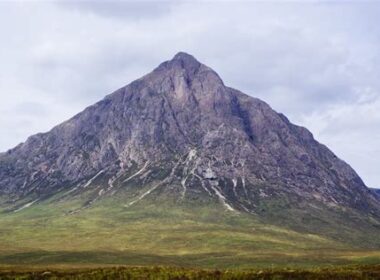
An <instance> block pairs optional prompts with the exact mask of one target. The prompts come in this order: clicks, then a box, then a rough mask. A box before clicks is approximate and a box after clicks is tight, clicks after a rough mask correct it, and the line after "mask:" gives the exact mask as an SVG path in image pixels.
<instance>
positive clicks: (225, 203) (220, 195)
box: [210, 185, 236, 212]
mask: <svg viewBox="0 0 380 280" xmlns="http://www.w3.org/2000/svg"><path fill="white" fill-rule="evenodd" d="M210 186H211V188H212V189H213V191H214V192H215V194H216V195H217V196H218V197H219V200H220V201H221V202H222V204H223V205H224V206H225V207H226V208H227V209H228V210H230V211H233V212H235V211H236V210H235V209H234V208H232V206H231V205H229V204H228V203H227V202H226V200H227V199H226V197H225V196H224V195H223V194H222V193H221V192H220V191H219V190H218V189H217V188H216V187H214V186H213V185H210Z"/></svg>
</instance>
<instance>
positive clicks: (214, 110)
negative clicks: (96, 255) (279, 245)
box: [0, 53, 379, 216]
mask: <svg viewBox="0 0 380 280" xmlns="http://www.w3.org/2000/svg"><path fill="white" fill-rule="evenodd" d="M128 188H130V189H133V190H134V192H135V193H134V195H133V196H131V197H132V198H133V199H131V200H130V201H129V205H133V204H135V203H138V202H139V201H140V200H142V199H146V198H148V197H149V196H153V197H154V196H158V195H161V196H162V195H167V196H170V197H172V198H174V199H175V200H178V201H183V200H184V201H186V200H189V199H190V200H191V199H196V198H207V199H214V200H216V201H219V202H220V203H222V204H223V205H224V206H225V208H226V209H227V210H230V211H242V212H248V213H259V205H261V203H262V202H263V201H269V202H270V201H271V200H278V199H279V198H281V197H286V198H292V199H291V200H292V201H301V202H302V203H304V202H305V201H306V202H308V205H324V206H325V207H329V208H342V209H353V210H354V211H359V212H368V213H372V214H373V215H375V216H377V215H378V213H379V208H378V204H379V201H378V198H377V196H376V195H374V194H373V192H371V191H370V190H369V189H368V188H367V187H366V186H365V185H364V183H363V182H362V180H361V179H360V177H359V176H358V175H357V174H356V173H355V171H354V170H353V169H352V168H351V167H350V166H348V165H347V164H346V163H345V162H343V161H342V160H340V159H339V158H337V157H336V156H335V155H334V154H333V153H332V152H331V151H330V150H329V149H328V148H326V147H325V146H324V145H322V144H319V143H318V142H317V141H316V140H315V139H314V138H313V136H312V134H311V133H310V132H309V131H308V130H307V129H305V128H303V127H299V126H296V125H293V124H291V123H290V122H289V120H288V119H287V118H286V117H285V116H284V115H282V114H278V113H276V112H275V111H274V110H272V109H271V108H270V107H269V106H268V105H267V104H266V103H264V102H263V101H260V100H258V99H256V98H253V97H250V96H248V95H245V94H243V93H241V92H239V91H238V90H235V89H232V88H229V87H227V86H225V85H224V83H223V81H222V80H221V78H220V77H219V76H218V74H217V73H216V72H214V71H213V70H212V69H210V68H209V67H207V66H205V65H203V64H201V63H199V62H198V61H197V60H196V59H195V58H194V57H192V56H191V55H189V54H186V53H178V54H177V55H176V56H175V57H174V58H173V59H172V60H170V61H166V62H164V63H162V64H161V65H159V66H158V67H157V68H156V69H155V70H154V71H153V72H151V73H149V74H148V75H146V76H144V77H142V78H140V79H138V80H136V81H134V82H132V83H131V84H129V85H127V86H125V87H123V88H121V89H119V90H117V91H115V92H114V93H112V94H110V95H108V96H107V97H105V98H104V99H103V100H102V101H100V102H98V103H96V104H95V105H93V106H90V107H88V108H86V109H85V110H84V111H83V112H81V113H79V114H77V115H76V116H74V117H73V118H72V119H70V120H68V121H66V122H64V123H62V124H60V125H58V126H56V127H54V128H53V129H52V130H51V131H50V132H48V133H43V134H37V135H34V136H31V137H29V138H28V139H27V141H26V142H25V143H23V144H20V145H18V146H17V147H15V148H14V149H11V150H9V151H7V152H6V153H3V154H1V155H0V191H1V193H2V194H3V195H5V196H8V197H11V198H12V199H13V200H15V201H17V200H18V199H23V198H27V197H30V200H31V201H32V200H33V201H34V200H35V199H39V200H43V199H44V198H45V197H47V196H49V195H51V194H54V193H58V192H65V194H66V195H71V196H74V195H76V194H78V193H80V192H81V191H83V190H88V189H91V190H93V194H92V196H91V199H90V200H89V202H88V203H89V204H91V203H93V202H95V201H96V200H98V199H101V198H102V197H106V196H112V195H121V193H122V192H124V191H126V190H128Z"/></svg>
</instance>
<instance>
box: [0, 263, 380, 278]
mask: <svg viewBox="0 0 380 280" xmlns="http://www.w3.org/2000/svg"><path fill="white" fill-rule="evenodd" d="M0 278H1V279H168V280H169V279H173V280H174V279H178V280H179V279H181V280H185V279H189V280H190V279H210V280H211V279H226V280H227V279H277V280H279V279H302V280H307V279H310V280H317V279H334V280H345V279H347V280H355V279H368V280H369V279H380V265H372V266H371V265H362V266H342V267H338V266H337V267H328V268H327V267H326V268H314V269H291V268H283V269H279V268H277V269H256V270H201V269H191V268H179V267H159V266H157V267H154V266H152V267H126V266H120V267H103V268H89V267H87V268H78V267H77V268H75V267H74V268H69V267H54V266H52V267H23V268H20V267H2V268H0Z"/></svg>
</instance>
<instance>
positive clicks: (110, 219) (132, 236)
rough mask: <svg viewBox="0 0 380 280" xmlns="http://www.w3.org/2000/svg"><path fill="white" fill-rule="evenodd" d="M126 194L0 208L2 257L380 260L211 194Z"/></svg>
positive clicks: (182, 261)
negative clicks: (201, 197)
mask: <svg viewBox="0 0 380 280" xmlns="http://www.w3.org/2000/svg"><path fill="white" fill-rule="evenodd" d="M127 202H128V199H126V198H125V196H118V197H110V198H104V199H103V200H100V201H98V202H97V203H95V204H94V205H93V206H92V207H89V208H86V209H82V210H81V211H79V212H77V213H74V214H70V211H72V210H75V209H78V208H80V206H81V205H82V204H83V201H82V200H81V199H80V198H78V199H77V200H73V199H70V200H62V201H59V200H58V201H57V200H56V199H55V197H52V198H50V199H48V200H46V201H44V202H42V203H39V204H34V205H32V206H31V207H28V208H25V209H23V210H21V211H19V212H9V211H8V212H7V209H2V213H1V214H0V263H2V264H13V265H18V264H40V265H51V264H75V265H90V264H99V265H104V264H128V265H176V266H188V267H203V268H251V267H268V266H279V267H282V266H303V267H306V266H319V265H330V264H337V265H340V264H349V263H378V262H379V261H380V251H376V250H369V249H367V250H360V249H357V247H356V246H351V245H349V244H345V243H342V242H339V241H336V240H333V239H330V238H328V237H326V236H324V235H315V234H305V233H300V232H296V231H292V230H290V229H287V228H284V227H279V226H273V225H268V224H267V223H263V222H262V221H261V219H260V218H259V217H258V216H255V215H248V214H243V213H238V212H230V211H226V210H225V208H223V206H222V205H221V204H220V203H217V202H215V201H210V202H209V203H207V204H203V206H200V205H197V206H196V207H195V206H194V205H192V204H191V203H190V202H186V203H185V202H183V203H174V202H173V203H165V204H164V203H160V201H159V200H156V201H152V200H150V199H149V198H146V199H144V200H142V201H140V202H139V203H136V204H135V205H133V206H131V207H127V206H126V205H127Z"/></svg>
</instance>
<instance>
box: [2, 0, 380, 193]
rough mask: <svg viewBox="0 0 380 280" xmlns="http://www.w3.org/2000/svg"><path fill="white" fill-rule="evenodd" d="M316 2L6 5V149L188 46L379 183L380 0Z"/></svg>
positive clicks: (228, 78) (371, 182) (369, 180)
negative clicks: (368, 1) (378, 0)
mask: <svg viewBox="0 0 380 280" xmlns="http://www.w3.org/2000/svg"><path fill="white" fill-rule="evenodd" d="M311 2H312V3H281V1H280V2H276V3H273V4H267V3H264V2H256V3H252V2H249V1H243V2H239V3H236V2H231V1H224V2H217V1H211V2H210V1H207V2H206V1H193V2H190V1H181V2H178V1H165V2H157V1H150V2H149V1H143V2H142V3H141V2H131V1H127V2H122V1H118V2H114V3H111V4H107V5H105V4H102V3H100V2H98V3H93V2H80V3H75V2H70V3H67V2H63V1H61V2H57V3H54V2H39V3H37V2H31V3H28V2H14V3H11V2H2V3H0V23H1V24H0V59H1V64H0V97H1V100H2V102H1V103H0V150H6V149H8V148H10V147H12V146H14V145H16V144H17V143H19V142H21V141H24V140H25V139H26V137H27V136H29V135H30V134H33V133H37V132H40V131H46V130H48V129H50V128H51V127H52V126H54V125H56V124H58V123H59V122H61V121H63V120H65V119H67V118H69V117H71V116H72V115H74V114H75V113H77V112H79V111H81V110H82V109H83V108H84V107H85V106H87V105H90V104H92V103H94V102H96V101H97V100H99V99H101V98H102V97H103V96H105V95H106V94H108V93H110V92H111V91H113V90H115V89H117V88H119V87H121V86H123V85H125V84H127V83H129V82H131V81H132V80H134V79H136V78H138V77H140V76H142V75H143V74H145V73H147V72H148V71H150V70H152V68H154V67H155V66H157V65H158V64H159V63H160V62H162V61H163V60H165V59H169V58H171V57H172V56H173V55H174V54H175V53H176V52H177V51H180V50H181V51H187V52H189V53H192V54H193V55H195V56H196V57H197V58H198V59H199V60H200V61H202V62H204V63H206V64H208V65H209V66H211V67H212V68H214V69H215V70H216V71H217V72H218V73H219V74H220V76H221V77H222V78H223V79H224V81H225V83H226V84H227V85H230V86H233V87H235V88H238V89H240V90H242V91H244V92H246V93H248V94H252V95H254V96H257V97H259V98H262V99H264V100H265V101H267V102H268V103H269V104H271V105H272V106H273V107H274V108H275V109H276V110H278V111H281V112H283V113H285V114H286V115H288V116H289V117H290V119H291V120H292V121H294V122H295V123H297V124H301V125H305V126H307V127H308V128H309V129H310V130H311V131H312V132H314V134H315V136H316V138H317V139H318V140H321V142H323V143H325V144H327V145H328V146H329V147H331V148H332V149H333V151H335V152H336V153H337V154H338V155H339V156H340V157H342V158H343V159H345V160H346V161H348V162H349V163H350V164H352V165H353V166H354V167H355V168H356V169H357V170H358V171H359V174H360V175H362V176H363V178H364V180H365V182H366V183H367V184H368V185H370V186H378V187H380V175H377V173H378V172H376V170H375V169H376V167H377V166H380V151H379V145H378V143H379V141H378V140H379V135H380V126H379V125H378V124H379V123H380V120H379V115H378V112H380V110H379V109H380V108H379V96H380V80H379V79H378V76H379V73H380V69H379V67H380V63H379V62H380V51H379V49H378V46H379V44H380V28H379V27H378V24H377V22H378V17H379V16H380V4H377V3H375V2H372V3H362V4H360V3H344V4H339V3H333V4H331V3H323V2H322V3H319V2H317V1H311Z"/></svg>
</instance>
